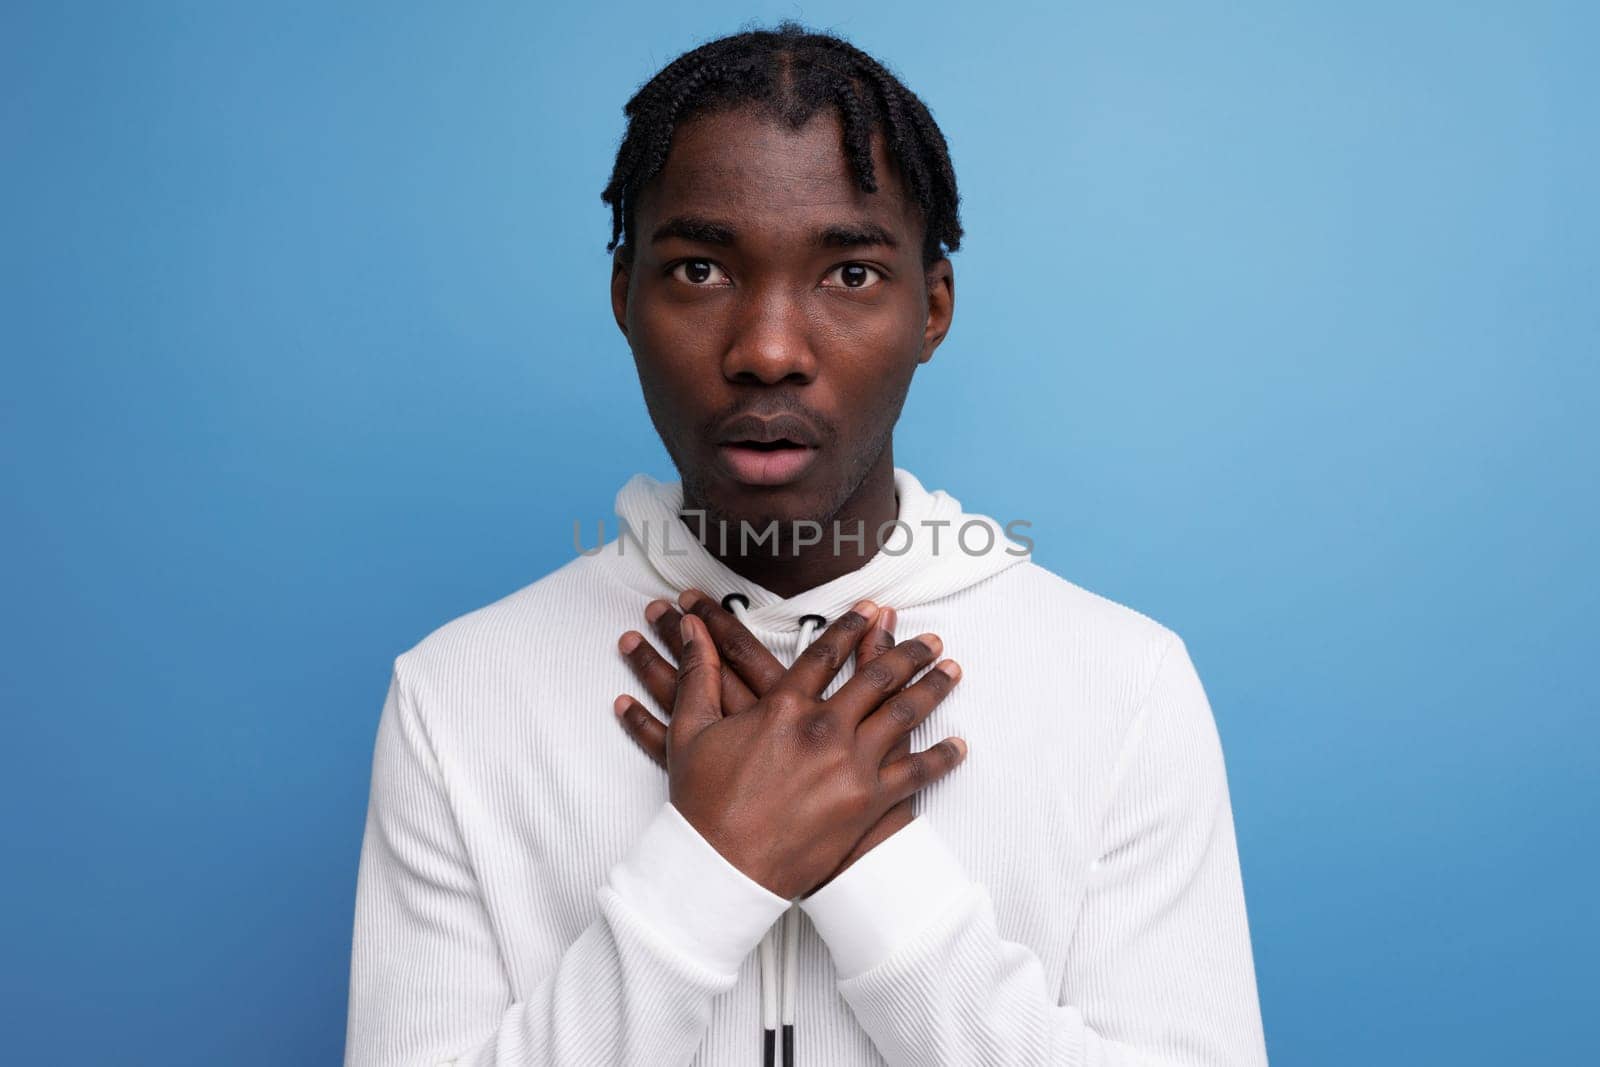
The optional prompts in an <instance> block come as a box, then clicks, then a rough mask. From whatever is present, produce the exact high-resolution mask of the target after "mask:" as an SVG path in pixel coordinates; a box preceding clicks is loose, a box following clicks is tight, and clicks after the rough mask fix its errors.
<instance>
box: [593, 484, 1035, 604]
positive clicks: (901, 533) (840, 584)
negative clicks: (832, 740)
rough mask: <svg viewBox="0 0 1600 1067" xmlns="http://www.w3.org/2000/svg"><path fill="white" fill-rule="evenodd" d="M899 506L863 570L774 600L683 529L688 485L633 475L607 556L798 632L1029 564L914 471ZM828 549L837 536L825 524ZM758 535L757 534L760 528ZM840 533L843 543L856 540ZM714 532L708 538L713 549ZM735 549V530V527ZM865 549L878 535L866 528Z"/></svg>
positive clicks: (688, 527)
mask: <svg viewBox="0 0 1600 1067" xmlns="http://www.w3.org/2000/svg"><path fill="white" fill-rule="evenodd" d="M894 487H895V496H896V498H897V500H898V502H899V512H898V518H897V523H898V525H897V526H889V527H885V529H884V531H883V543H882V547H881V548H880V549H879V550H878V552H877V553H876V554H874V555H873V556H872V558H871V559H869V560H868V561H867V562H866V564H865V565H863V566H862V567H860V568H858V569H857V570H854V571H852V572H850V573H848V574H843V575H840V576H839V577H837V578H835V579H833V580H832V581H829V582H825V583H823V584H822V585H819V586H816V587H814V588H812V589H808V590H806V591H805V592H803V593H798V594H796V595H795V596H792V597H788V598H787V599H786V598H784V597H780V596H779V595H778V594H776V593H774V592H772V591H771V590H769V589H766V588H764V587H762V586H760V585H757V584H755V583H754V582H752V581H750V580H749V579H747V578H744V577H742V576H740V575H739V574H737V573H735V572H734V571H733V570H731V569H729V568H728V567H727V566H726V565H725V564H724V563H722V561H721V560H719V559H717V558H716V556H714V555H712V553H711V552H710V551H709V550H708V549H707V548H706V547H705V546H704V545H702V544H701V543H700V541H699V540H698V539H697V537H696V531H697V530H698V529H699V528H700V525H699V524H700V521H701V520H700V517H699V516H698V515H697V514H696V513H693V512H691V513H690V514H689V515H688V517H687V524H686V520H685V519H684V518H681V517H680V515H679V512H680V510H681V508H682V506H683V483H682V482H658V481H656V480H655V479H654V478H652V477H650V476H649V475H647V474H635V475H634V476H633V477H632V478H631V479H629V481H628V483H627V484H626V485H624V486H623V487H622V489H621V490H620V491H619V492H618V493H617V499H616V513H617V518H618V519H619V520H620V522H621V524H622V528H621V530H620V531H619V536H618V539H617V542H616V543H615V544H614V545H613V546H608V547H607V549H606V551H607V552H608V553H609V552H615V553H616V554H617V555H618V556H619V557H621V559H622V560H626V559H629V558H631V559H632V560H633V563H632V566H633V567H644V568H646V569H647V570H648V571H649V572H650V573H649V574H648V575H646V576H645V577H646V578H647V579H653V580H650V581H648V584H650V585H659V584H664V585H666V586H668V587H669V588H671V589H672V590H673V591H674V592H675V593H676V592H679V591H682V590H684V589H688V588H690V587H691V586H692V587H694V588H697V589H701V590H704V591H705V592H706V593H708V594H710V595H711V596H714V597H717V598H718V599H721V598H723V597H725V596H727V595H728V594H730V593H739V594H742V595H743V596H744V597H745V598H746V600H747V601H748V605H747V610H746V611H744V612H742V613H741V618H742V619H743V620H744V623H745V625H746V626H747V627H749V628H750V629H751V630H753V631H765V632H767V633H769V634H791V633H795V632H797V631H798V630H799V629H800V627H801V623H802V620H803V619H804V618H805V617H806V616H808V615H818V616H821V617H822V618H823V619H826V620H828V621H830V622H831V621H832V620H834V619H837V618H838V617H839V616H840V615H842V614H844V612H846V611H848V610H849V608H850V607H851V605H853V604H855V603H856V602H857V601H859V600H863V599H868V600H874V601H876V602H878V603H880V604H889V605H892V606H894V607H895V608H910V607H915V606H917V605H920V604H924V603H927V602H929V601H932V600H937V599H939V598H940V597H943V596H948V595H950V594H951V593H955V592H958V591H960V590H962V589H965V588H967V587H968V586H971V585H975V584H977V583H978V582H981V581H983V580H984V579H986V578H990V577H992V576H994V575H996V574H999V573H1000V572H1001V571H1003V570H1005V569H1006V568H1008V567H1011V566H1014V565H1016V564H1018V563H1021V562H1023V561H1024V560H1027V559H1030V558H1031V552H1030V551H1029V549H1028V548H1027V547H1025V546H1024V545H1022V544H1019V543H1018V542H1016V541H1015V540H1012V539H1011V538H1009V537H1007V536H1006V532H1005V530H1004V528H1003V527H1002V526H1001V525H1000V524H999V523H998V522H996V521H995V520H994V519H991V518H989V517H988V516H986V515H979V514H974V513H970V512H965V511H962V510H961V502H960V501H959V500H957V499H956V498H955V497H953V496H951V495H950V494H949V493H946V492H945V491H943V490H942V489H941V490H935V491H933V492H929V491H928V490H927V489H925V488H923V486H922V483H921V482H920V481H918V480H917V479H916V477H914V476H913V475H912V474H911V472H910V471H907V470H905V469H903V468H900V467H896V468H895V470H894ZM822 525H823V530H822V543H823V544H827V543H829V541H830V539H831V537H832V536H833V531H832V530H831V529H829V528H828V526H827V524H822ZM755 532H757V533H759V532H760V531H755ZM854 532H855V531H853V530H851V529H849V528H842V529H841V530H840V536H841V538H843V537H846V536H849V535H851V534H853V533H854ZM715 533H716V532H715V531H712V535H711V536H709V537H708V538H707V540H708V541H710V542H711V543H712V544H713V545H714V544H715V543H716V536H715ZM727 536H728V538H729V541H730V543H733V539H734V538H737V537H738V530H737V529H736V528H730V529H729V530H728V534H727ZM864 536H865V537H866V538H867V543H868V544H869V545H870V544H874V543H876V535H875V532H874V531H872V530H866V531H865V533H864Z"/></svg>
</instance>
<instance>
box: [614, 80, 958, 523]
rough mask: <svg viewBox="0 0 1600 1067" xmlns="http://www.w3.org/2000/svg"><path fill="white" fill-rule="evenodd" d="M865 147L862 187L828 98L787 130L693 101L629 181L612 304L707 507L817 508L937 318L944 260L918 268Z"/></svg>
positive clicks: (831, 496) (658, 417) (653, 412)
mask: <svg viewBox="0 0 1600 1067" xmlns="http://www.w3.org/2000/svg"><path fill="white" fill-rule="evenodd" d="M872 147H873V160H874V163H875V167H876V175H877V180H878V192H876V193H865V192H862V191H861V189H859V188H858V187H857V185H856V183H855V180H854V178H853V177H852V175H851V173H850V168H849V164H848V162H847V161H846V159H845V157H844V152H843V149H842V147H841V128H840V124H839V120H838V117H837V115H835V114H834V113H833V112H832V111H831V110H830V109H824V110H822V111H820V112H818V113H817V114H816V115H815V116H814V117H813V118H812V119H811V121H810V122H809V123H807V125H806V126H805V127H804V128H802V129H801V130H799V131H792V130H790V129H789V128H788V127H787V126H786V125H783V124H780V123H777V122H775V121H773V120H770V119H768V118H766V117H765V116H763V115H762V114H761V113H760V112H759V111H758V110H755V109H753V108H739V109H735V110H727V111H722V112H714V113H710V114H703V115H698V116H695V117H694V118H692V119H690V120H689V121H688V122H686V123H684V124H683V125H681V126H680V127H679V128H678V130H677V131H676V133H675V135H674V137H673V143H672V148H671V151H670V153H669V154H668V157H667V160H666V164H665V166H664V167H663V168H662V171H661V173H660V174H659V175H657V176H656V178H655V179H653V180H652V181H651V182H650V183H649V184H648V185H647V186H646V187H645V188H644V189H643V190H642V191H641V194H640V196H639V199H638V202H637V204H636V207H635V212H634V244H635V246H636V247H635V248H634V252H633V260H632V262H631V264H626V265H624V264H622V263H621V262H618V264H617V265H616V269H615V271H614V273H613V276H612V285H611V301H612V308H613V311H614V312H615V314H616V318H617V325H618V326H619V327H621V329H622V332H623V334H624V335H625V336H626V337H627V338H628V343H629V345H630V347H631V348H632V349H633V356H634V362H635V364H636V366H637V368H638V371H639V382H640V385H641V386H642V387H643V389H644V399H645V406H646V407H647V409H648V410H649V412H650V418H651V421H652V422H653V423H654V424H655V427H656V432H657V433H659V434H660V435H661V440H662V442H663V444H664V445H665V446H666V449H667V453H668V454H669V455H670V456H671V457H672V461H673V463H674V464H675V465H676V466H677V468H678V473H679V475H680V476H681V477H682V478H683V484H684V491H685V498H686V499H687V500H690V501H693V502H695V503H697V504H699V505H700V506H702V507H704V508H705V509H706V511H707V512H708V514H709V516H710V517H711V518H712V519H721V520H723V521H729V522H737V521H740V520H745V521H750V522H755V523H759V524H762V525H765V523H767V522H769V521H770V520H773V519H777V520H779V521H780V523H781V524H783V526H784V528H785V529H787V525H788V523H790V522H792V521H793V520H797V519H812V520H815V521H818V522H823V523H826V522H827V521H828V520H829V519H831V518H832V517H833V516H834V515H835V514H836V513H837V512H838V511H839V509H840V508H841V507H842V506H843V505H844V504H845V503H846V502H847V501H849V500H850V498H851V497H852V496H853V495H854V494H855V492H856V490H857V489H858V488H859V487H860V486H861V484H862V482H863V480H864V479H865V478H866V477H867V475H868V474H869V472H871V471H872V470H873V468H874V466H875V465H876V464H879V463H887V462H889V459H890V457H891V455H892V452H891V450H890V449H889V448H888V445H889V442H890V439H891V435H892V432H893V429H894V424H895V421H896V420H897V419H898V418H899V415H900V408H901V405H902V404H903V403H904V401H905V397H906V391H907V390H908V389H909V388H910V385H911V377H912V374H913V373H914V372H915V370H916V368H917V366H918V365H919V364H921V363H925V362H927V361H928V360H929V359H930V358H931V357H932V356H933V352H934V349H936V348H937V347H938V345H939V342H940V341H942V340H943V339H944V335H945V332H946V331H947V330H948V329H949V326H950V318H951V314H952V311H953V308H954V301H955V291H954V280H953V277H952V275H951V271H950V264H949V262H948V261H947V260H944V259H941V260H939V261H938V262H937V263H935V264H934V265H933V266H932V267H930V268H928V269H927V270H926V271H925V270H924V268H923V265H922V239H923V220H922V217H921V214H920V211H919V210H918V208H917V206H916V204H915V203H914V202H913V201H912V200H910V199H909V197H908V196H907V193H906V190H905V188H904V186H903V185H902V183H901V179H900V175H899V172H898V169H897V168H894V167H893V166H892V165H891V163H890V160H889V158H888V156H887V155H886V154H885V152H884V150H883V145H882V143H881V138H880V137H878V136H876V135H875V136H874V138H873V146H872ZM772 437H778V438H782V439H784V440H780V441H771V440H763V438H772ZM784 441H787V442H788V444H785V443H784ZM741 442H742V443H741Z"/></svg>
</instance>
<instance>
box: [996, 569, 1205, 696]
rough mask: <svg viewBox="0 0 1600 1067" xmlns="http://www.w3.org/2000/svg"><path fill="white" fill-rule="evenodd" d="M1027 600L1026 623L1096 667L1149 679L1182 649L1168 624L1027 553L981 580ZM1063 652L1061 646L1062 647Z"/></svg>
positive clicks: (1181, 643) (1014, 596) (1021, 600)
mask: <svg viewBox="0 0 1600 1067" xmlns="http://www.w3.org/2000/svg"><path fill="white" fill-rule="evenodd" d="M989 583H993V586H994V591H995V592H996V593H1001V594H1003V595H1005V596H1007V597H1008V598H1016V599H1018V600H1019V602H1021V603H1025V604H1027V605H1028V612H1027V616H1026V618H1027V625H1029V626H1030V627H1036V628H1038V630H1039V631H1040V632H1041V633H1044V634H1048V635H1050V638H1051V639H1052V640H1055V641H1066V642H1068V643H1069V644H1070V645H1076V646H1078V649H1079V650H1081V651H1083V652H1085V653H1087V655H1085V656H1082V657H1078V656H1074V657H1073V658H1074V659H1082V660H1084V661H1087V662H1091V663H1094V664H1095V665H1096V667H1097V668H1098V669H1100V670H1103V671H1107V672H1110V673H1114V674H1119V675H1122V676H1124V677H1127V676H1130V675H1131V676H1135V677H1139V678H1143V679H1153V678H1154V677H1155V674H1156V672H1157V671H1158V670H1159V669H1160V667H1161V665H1162V663H1163V661H1164V660H1166V659H1167V658H1168V657H1169V656H1172V655H1174V654H1177V653H1179V652H1182V653H1183V654H1185V655H1187V648H1186V646H1185V645H1184V641H1183V638H1182V637H1180V636H1179V635H1178V633H1177V632H1176V631H1175V630H1173V629H1172V628H1171V627H1169V626H1167V625H1165V624H1164V623H1161V622H1158V621H1157V620H1156V619H1153V618H1151V617H1150V616H1149V615H1146V614H1144V613H1143V612H1141V611H1138V610H1136V609H1135V608H1132V607H1129V606H1128V605H1126V604H1122V603H1119V602H1117V601H1115V600H1112V599H1111V598H1110V597H1107V596H1103V595H1101V594H1099V593H1096V592H1093V591H1091V590H1089V589H1086V588H1084V587H1083V586H1081V585H1079V584H1078V583H1076V582H1073V581H1071V580H1069V579H1067V578H1064V577H1062V576H1061V575H1059V574H1057V573H1056V572H1054V571H1052V570H1049V569H1047V568H1045V567H1043V566H1041V565H1040V564H1038V563H1036V562H1034V560H1033V559H1032V558H1031V557H1030V558H1028V559H1026V560H1023V561H1022V562H1021V563H1018V564H1017V565H1015V566H1012V567H1008V568H1006V569H1005V570H1004V571H1001V572H1000V573H999V574H997V575H995V576H994V577H992V578H990V579H987V580H986V582H985V583H983V584H989ZM1063 651H1065V650H1063Z"/></svg>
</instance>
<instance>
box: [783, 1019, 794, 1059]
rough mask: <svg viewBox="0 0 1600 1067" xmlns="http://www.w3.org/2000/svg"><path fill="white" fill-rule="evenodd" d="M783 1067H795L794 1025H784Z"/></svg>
mask: <svg viewBox="0 0 1600 1067" xmlns="http://www.w3.org/2000/svg"><path fill="white" fill-rule="evenodd" d="M783 1067H794V1023H784V1024H783Z"/></svg>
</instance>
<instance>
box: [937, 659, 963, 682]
mask: <svg viewBox="0 0 1600 1067" xmlns="http://www.w3.org/2000/svg"><path fill="white" fill-rule="evenodd" d="M934 670H936V671H943V672H944V673H945V674H948V675H949V676H950V680H951V681H952V682H953V681H955V680H956V679H957V678H960V677H961V665H960V664H958V663H957V662H956V661H955V660H953V659H947V660H945V661H944V662H943V663H941V664H939V665H938V666H937V667H935V668H934Z"/></svg>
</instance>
